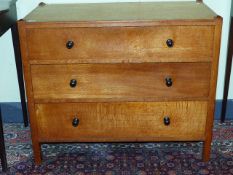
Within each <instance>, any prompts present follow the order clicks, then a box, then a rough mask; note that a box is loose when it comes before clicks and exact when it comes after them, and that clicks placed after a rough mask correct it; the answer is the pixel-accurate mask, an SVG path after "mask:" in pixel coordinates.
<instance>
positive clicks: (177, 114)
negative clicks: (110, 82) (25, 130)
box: [36, 101, 207, 142]
mask: <svg viewBox="0 0 233 175" xmlns="http://www.w3.org/2000/svg"><path fill="white" fill-rule="evenodd" d="M36 113H37V123H38V125H39V130H38V134H39V139H40V141H42V142H47V141H49V142H51V141H75V142H77V141H82V142H83V141H84V142H103V141H114V142H115V141H172V140H176V141H178V140H180V141H182V140H203V139H204V130H205V122H206V115H207V102H195V101H191V102H187V101H181V102H151V103H142V102H137V103H119V102H117V103H61V104H36ZM165 116H169V117H170V121H171V123H170V125H169V126H165V125H164V123H163V119H164V117H165ZM75 117H78V118H79V120H80V123H79V125H78V127H73V126H72V120H73V118H75Z"/></svg>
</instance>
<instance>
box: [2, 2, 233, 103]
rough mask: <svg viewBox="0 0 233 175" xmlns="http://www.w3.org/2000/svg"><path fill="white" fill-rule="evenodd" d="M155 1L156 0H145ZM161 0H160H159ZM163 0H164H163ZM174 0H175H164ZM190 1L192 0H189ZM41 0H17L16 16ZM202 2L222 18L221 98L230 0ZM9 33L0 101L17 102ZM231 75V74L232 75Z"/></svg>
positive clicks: (4, 47)
mask: <svg viewBox="0 0 233 175" xmlns="http://www.w3.org/2000/svg"><path fill="white" fill-rule="evenodd" d="M129 1H137V2H138V1H139V2H141V0H88V1H86V0H44V1H43V2H45V3H83V2H85V3H87V2H129ZM146 1H156V0H146ZM157 1H159V0H157ZM160 1H161V0H160ZM163 1H165V0H163ZM166 1H175V0H166ZM182 1H187V0H182ZM189 1H192V0H189ZM39 2H41V0H30V1H29V0H18V2H17V10H18V18H19V19H20V18H23V17H24V16H25V15H27V14H28V13H29V12H30V11H31V10H33V9H34V8H35V7H36V6H37V5H38V4H39ZM204 2H205V3H206V4H207V5H208V6H209V7H210V8H212V9H213V10H214V11H215V12H216V13H217V14H219V15H220V16H222V17H223V18H224V22H223V34H222V45H221V53H220V64H219V76H218V87H217V99H222V94H223V82H224V73H225V64H226V54H227V41H228V33H229V32H228V31H229V19H230V7H231V0H224V1H219V0H204ZM11 43H12V40H11V33H10V31H8V32H7V33H6V34H5V35H4V36H2V37H1V38H0V84H1V86H0V102H18V101H19V89H18V85H17V75H16V69H15V62H14V54H13V47H12V44H11ZM232 76H233V75H232ZM230 89H231V92H230V94H229V96H230V98H231V99H233V82H231V88H230Z"/></svg>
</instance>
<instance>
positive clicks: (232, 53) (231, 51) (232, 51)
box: [221, 17, 233, 122]
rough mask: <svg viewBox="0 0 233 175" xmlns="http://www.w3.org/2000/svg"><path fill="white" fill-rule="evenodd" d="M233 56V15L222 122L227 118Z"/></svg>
mask: <svg viewBox="0 0 233 175" xmlns="http://www.w3.org/2000/svg"><path fill="white" fill-rule="evenodd" d="M232 56H233V17H232V18H231V28H230V35H229V45H228V55H227V63H226V71H225V82H224V93H223V102H222V111H221V122H224V121H225V118H226V111H227V99H228V92H229V85H230V78H231V65H232Z"/></svg>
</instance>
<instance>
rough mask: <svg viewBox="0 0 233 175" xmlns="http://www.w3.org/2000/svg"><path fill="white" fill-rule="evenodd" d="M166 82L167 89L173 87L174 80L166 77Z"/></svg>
mask: <svg viewBox="0 0 233 175" xmlns="http://www.w3.org/2000/svg"><path fill="white" fill-rule="evenodd" d="M165 82H166V85H167V87H171V86H172V78H170V77H166V78H165Z"/></svg>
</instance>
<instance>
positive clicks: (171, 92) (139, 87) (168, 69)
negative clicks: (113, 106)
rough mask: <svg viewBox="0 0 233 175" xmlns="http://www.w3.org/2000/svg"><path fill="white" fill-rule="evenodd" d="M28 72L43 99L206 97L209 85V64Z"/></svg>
mask: <svg viewBox="0 0 233 175" xmlns="http://www.w3.org/2000/svg"><path fill="white" fill-rule="evenodd" d="M31 74H32V85H33V92H34V98H35V100H38V101H40V100H42V101H43V102H45V101H46V102H49V101H50V102H52V101H56V100H60V101H62V100H65V101H67V102H68V101H69V102H71V101H73V102H93V101H102V102H103V101H158V100H173V99H176V100H177V99H202V100H203V99H204V100H205V99H207V97H208V95H209V84H210V83H209V81H210V64H209V63H153V64H152V63H144V64H74V65H71V64H70V65H32V66H31ZM38 101H37V102H38ZM42 101H41V102H42Z"/></svg>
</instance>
